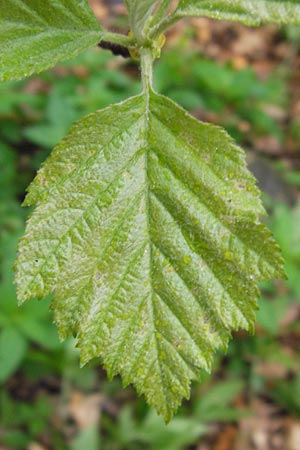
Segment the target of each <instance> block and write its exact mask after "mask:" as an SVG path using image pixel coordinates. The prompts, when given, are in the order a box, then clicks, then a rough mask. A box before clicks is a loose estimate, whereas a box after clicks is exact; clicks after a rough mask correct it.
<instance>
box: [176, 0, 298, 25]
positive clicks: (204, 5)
mask: <svg viewBox="0 0 300 450" xmlns="http://www.w3.org/2000/svg"><path fill="white" fill-rule="evenodd" d="M176 15H178V16H179V17H187V16H204V17H211V18H213V19H220V20H233V21H237V22H242V23H244V24H246V25H253V26H255V25H256V26H257V25H260V24H262V23H278V24H287V23H293V24H299V23H300V3H299V0H251V1H249V0H180V1H179V5H178V8H177V13H176Z"/></svg>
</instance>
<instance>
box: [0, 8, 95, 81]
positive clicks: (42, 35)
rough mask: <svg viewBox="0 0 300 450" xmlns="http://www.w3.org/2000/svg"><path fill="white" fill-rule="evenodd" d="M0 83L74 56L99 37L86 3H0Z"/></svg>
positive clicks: (91, 13) (25, 75)
mask: <svg viewBox="0 0 300 450" xmlns="http://www.w3.org/2000/svg"><path fill="white" fill-rule="evenodd" d="M0 11H1V13H0V80H10V79H19V78H22V77H27V76H29V75H31V74H33V73H38V72H41V71H42V70H45V69H48V68H50V67H52V66H54V65H55V64H56V63H57V62H59V61H63V60H66V59H69V58H72V57H73V56H76V55H77V54H78V53H80V52H81V51H83V50H85V49H86V48H88V47H89V46H91V45H96V44H97V43H98V42H99V41H100V40H101V36H102V29H101V27H100V25H99V24H98V22H97V20H96V18H95V16H94V14H93V12H92V10H91V9H90V7H89V4H88V1H87V0H48V1H46V2H45V1H44V0H0Z"/></svg>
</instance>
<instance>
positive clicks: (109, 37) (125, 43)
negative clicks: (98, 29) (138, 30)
mask: <svg viewBox="0 0 300 450" xmlns="http://www.w3.org/2000/svg"><path fill="white" fill-rule="evenodd" d="M102 40H103V41H106V42H111V43H113V44H117V45H121V46H122V47H127V48H128V47H133V46H134V40H133V39H132V38H130V37H129V36H125V35H124V34H119V33H110V32H109V31H107V32H105V33H103V36H102Z"/></svg>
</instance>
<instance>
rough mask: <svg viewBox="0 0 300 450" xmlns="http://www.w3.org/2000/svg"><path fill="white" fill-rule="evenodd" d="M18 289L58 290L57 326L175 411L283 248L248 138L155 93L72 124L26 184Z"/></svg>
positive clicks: (240, 322)
mask: <svg viewBox="0 0 300 450" xmlns="http://www.w3.org/2000/svg"><path fill="white" fill-rule="evenodd" d="M26 204H27V205H36V206H37V208H36V210H35V212H34V213H33V215H32V216H31V218H30V220H29V221H28V224H27V228H26V234H25V236H24V238H23V239H22V241H21V243H20V246H19V256H18V261H17V274H16V282H17V288H18V297H19V299H20V300H21V301H24V300H26V299H29V298H30V297H35V296H37V297H43V296H45V295H47V294H49V293H50V292H52V291H54V293H55V295H54V300H53V303H52V306H53V309H54V311H55V320H56V323H57V325H58V327H59V331H60V335H61V337H63V338H64V337H66V336H67V335H68V334H70V333H71V332H72V333H74V334H76V335H77V338H78V346H79V347H80V349H81V361H82V363H86V362H87V361H89V360H90V359H91V358H93V357H96V356H101V358H102V360H103V364H104V366H105V367H106V369H107V371H108V374H109V376H113V375H115V374H117V373H121V374H122V377H123V382H124V384H125V385H127V384H129V383H133V384H134V385H135V386H136V388H137V390H138V392H139V393H142V394H144V395H145V396H146V399H147V401H148V402H149V403H150V404H151V405H154V406H155V407H156V409H157V410H158V412H159V413H161V414H162V415H163V416H164V418H165V419H166V420H167V421H168V420H169V419H170V418H171V416H172V414H173V412H174V411H175V410H176V408H177V407H178V405H179V404H180V402H181V400H182V397H188V396H189V390H190V380H191V379H193V378H199V377H200V375H201V372H202V370H207V371H209V370H210V368H211V364H212V359H213V354H214V352H215V351H216V350H217V349H220V348H221V349H223V350H225V349H226V346H227V342H228V340H229V338H230V332H231V330H232V329H238V328H239V327H242V328H244V329H250V330H252V328H253V323H254V320H255V309H256V298H257V295H258V290H257V286H256V284H257V281H259V280H266V279H269V278H270V277H279V276H282V275H283V268H282V257H281V255H280V251H279V248H278V246H277V245H276V243H275V242H274V240H273V238H272V236H271V233H270V232H269V231H268V229H267V228H266V227H265V226H264V225H262V224H260V223H259V218H258V216H259V214H261V213H263V212H264V210H263V207H262V205H261V203H260V199H259V192H258V190H257V188H256V187H255V184H254V178H253V177H252V175H251V174H250V173H249V172H248V171H247V169H246V166H245V162H244V154H243V152H242V151H241V150H240V149H239V148H238V147H236V146H235V145H234V144H233V142H232V140H231V138H230V137H229V136H228V135H227V134H226V132H225V131H224V130H222V129H221V128H218V127H216V126H214V125H210V124H205V123H201V122H198V121H197V120H195V119H194V118H192V117H191V116H189V115H188V114H187V113H186V112H185V111H184V110H183V109H181V108H179V107H178V106H177V105H176V104H175V103H173V102H172V101H170V100H168V99H166V98H165V97H162V96H159V95H157V94H154V93H151V95H150V101H149V103H148V101H147V96H145V95H140V96H138V97H134V98H132V99H129V100H127V101H126V102H124V103H121V104H118V105H114V106H111V107H109V108H107V109H104V110H102V111H98V112H96V113H95V114H91V115H89V116H87V117H86V118H84V119H82V120H81V121H79V122H78V123H77V124H76V125H74V127H73V129H72V130H71V132H70V134H69V135H68V136H67V137H66V138H65V139H64V140H63V141H62V142H61V144H59V145H58V146H57V147H56V149H55V150H54V151H53V153H52V155H51V156H50V157H49V158H48V160H47V161H46V163H45V165H44V167H43V168H42V169H41V170H40V171H39V173H38V175H37V177H36V179H35V181H34V182H33V183H32V185H31V186H30V189H29V194H28V196H27V199H26Z"/></svg>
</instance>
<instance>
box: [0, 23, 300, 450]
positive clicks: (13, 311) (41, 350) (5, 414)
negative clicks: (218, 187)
mask: <svg viewBox="0 0 300 450" xmlns="http://www.w3.org/2000/svg"><path fill="white" fill-rule="evenodd" d="M118 21H119V23H120V25H122V18H120V19H118ZM206 23H208V22H203V23H202V27H201V30H200V27H199V28H197V29H196V33H195V34H194V32H192V31H191V30H190V29H189V28H188V27H184V26H183V25H181V26H180V27H177V28H176V29H175V30H173V31H172V36H170V38H172V37H174V39H170V40H171V41H172V40H176V42H177V43H176V47H173V45H171V46H170V48H169V49H168V50H167V53H165V54H164V56H163V58H162V60H161V61H160V62H159V63H158V64H157V67H156V73H155V76H156V86H157V88H158V89H159V90H160V92H162V93H165V94H167V95H169V96H170V97H171V98H173V99H174V100H176V101H177V102H179V103H180V104H182V105H183V106H184V107H186V108H188V109H189V110H190V111H192V112H193V113H194V114H195V115H196V116H197V117H199V118H204V119H206V120H210V121H212V122H218V123H221V124H222V125H224V126H225V127H226V128H227V129H228V131H229V132H230V133H231V134H232V135H233V136H234V137H235V138H236V139H237V140H238V142H239V143H240V144H242V145H243V146H246V147H248V148H249V149H250V151H249V160H250V163H251V166H252V167H253V169H254V171H255V172H256V174H257V176H258V177H259V179H260V183H261V185H262V187H263V188H264V190H265V192H266V198H265V204H266V205H267V206H268V210H269V212H270V217H269V219H268V221H269V225H270V227H271V229H272V230H273V232H274V233H275V236H276V239H277V240H278V242H279V243H280V245H281V247H282V249H283V252H284V256H285V258H286V260H287V272H288V275H289V280H288V281H287V282H286V283H282V282H280V283H274V284H268V285H264V286H262V288H263V295H262V299H261V302H260V311H259V312H258V314H257V317H258V325H257V330H256V335H255V336H249V335H246V334H243V333H238V335H237V338H236V339H235V341H234V342H232V343H231V344H230V350H229V352H228V355H227V356H226V357H224V358H221V357H219V358H218V359H217V361H216V363H215V370H214V372H215V376H214V378H210V379H207V380H205V379H204V380H203V384H202V385H197V386H194V389H193V393H192V400H191V402H190V403H188V404H185V405H184V406H183V407H182V409H181V411H180V414H179V415H178V416H177V417H176V418H175V419H173V421H172V422H171V424H170V425H169V426H168V427H165V425H164V424H163V421H162V419H160V418H158V417H157V416H156V415H155V413H154V412H153V411H152V410H148V409H147V407H146V405H145V403H144V401H143V400H141V399H140V400H137V399H136V397H135V394H134V393H133V391H131V389H127V390H125V391H121V389H120V382H119V380H118V379H115V380H114V381H113V382H107V381H105V374H103V373H102V372H101V371H100V370H99V369H98V368H95V366H96V363H95V364H91V365H90V366H88V367H85V368H84V369H79V368H78V354H77V351H76V349H74V347H73V342H72V341H71V340H69V341H67V342H65V343H64V344H60V343H59V342H58V339H57V333H56V330H55V328H54V326H52V324H51V313H50V312H49V311H48V305H49V301H48V302H47V301H43V302H37V301H34V302H30V303H28V304H27V305H25V306H23V307H22V308H20V309H19V308H17V306H16V298H15V289H14V286H13V283H12V279H13V274H12V263H13V260H14V258H15V247H16V242H17V239H18V238H19V236H20V235H21V234H22V231H23V227H24V220H25V219H26V217H25V214H26V211H24V210H22V209H21V207H20V203H21V201H22V199H23V196H24V190H25V187H26V186H27V185H28V183H29V181H30V180H31V179H32V177H33V175H34V172H35V170H36V169H37V168H38V167H39V165H40V163H41V161H43V160H44V159H45V157H46V156H47V155H48V154H49V152H50V150H51V148H52V147H53V146H54V145H55V144H56V143H57V141H58V140H59V139H60V138H61V137H63V136H64V135H65V134H66V133H67V131H68V130H69V127H70V125H71V124H72V123H73V122H74V120H76V119H78V118H80V117H81V116H82V115H84V114H86V113H88V112H91V111H93V110H95V109H96V108H102V107H104V106H107V105H108V104H110V103H113V102H117V101H120V100H122V99H125V98H127V97H128V96H129V95H131V94H135V93H137V92H138V91H139V83H138V82H137V81H136V75H137V68H136V66H135V65H132V64H131V63H126V62H124V61H119V60H116V59H115V58H114V57H112V56H110V55H109V54H108V53H105V52H100V51H91V52H88V53H86V54H83V55H82V56H80V57H78V58H77V59H76V60H74V61H71V62H68V63H65V64H64V65H62V66H59V67H58V68H56V69H55V70H54V71H52V72H47V73H44V74H42V75H41V76H40V77H34V78H31V79H30V80H27V81H22V82H16V83H6V84H1V86H0V96H1V102H0V167H1V169H0V170H1V173H0V227H1V235H0V248H1V260H0V263H1V285H0V300H1V302H0V360H1V365H0V384H1V388H0V443H1V445H2V446H3V448H4V449H29V450H32V449H38V448H42V449H43V448H44V449H58V450H60V449H71V450H72V449H80V448H89V449H91V450H93V449H107V450H111V449H112V450H114V449H116V450H123V449H124V450H127V449H128V450H129V449H130V450H134V449H142V448H148V449H153V450H159V449H161V450H177V449H178V450H179V449H201V450H205V449H212V450H219V449H221V448H222V449H225V450H226V449H228V450H229V449H235V450H242V449H243V450H244V449H245V450H248V449H262V450H265V449H273V448H274V449H275V448H279V449H280V448H282V449H285V450H294V449H296V448H297V447H295V446H294V447H293V445H294V444H293V442H294V441H293V439H294V438H293V436H294V435H295V433H296V432H297V430H299V426H300V425H299V414H300V404H299V398H300V375H299V374H300V367H299V366H300V359H299V352H300V326H299V316H300V305H299V303H300V284H299V279H300V277H299V275H300V231H299V219H300V206H299V186H300V176H299V151H300V135H299V129H300V127H299V115H300V107H299V79H298V80H297V79H296V80H295V77H294V72H295V70H296V66H294V64H295V63H297V61H298V62H299V47H300V45H299V43H300V35H299V31H298V30H297V29H296V28H288V29H286V30H284V31H281V32H279V31H277V30H273V29H265V30H264V32H263V33H264V37H265V39H266V40H267V41H268V42H270V41H271V37H272V39H273V37H274V36H276V39H277V44H276V45H277V47H279V46H284V49H285V54H284V55H283V56H280V54H279V55H278V54H277V55H276V54H274V53H272V50H271V49H269V50H268V58H267V61H268V62H269V64H270V65H271V70H267V69H265V71H263V70H262V68H261V67H260V70H258V68H257V61H255V57H254V55H251V54H250V55H242V57H241V55H239V56H238V57H237V56H235V57H234V58H232V60H231V61H230V62H228V61H225V60H224V53H226V52H227V53H228V52H229V53H230V50H228V47H227V48H226V43H224V42H222V41H221V40H220V39H218V33H219V32H220V30H219V28H218V27H216V28H212V26H211V25H210V23H209V25H207V29H212V30H213V31H212V36H210V38H209V39H207V37H205V36H204V35H203V33H205V26H204V25H205V24H206ZM203 30H204V31H203ZM207 32H208V31H207ZM222 32H223V36H227V39H230V32H228V26H227V25H225V24H223V29H222ZM201 33H202V35H201ZM234 33H235V34H239V33H240V35H239V39H240V40H242V39H243V37H242V36H243V33H245V34H246V33H247V32H246V31H241V28H239V27H238V28H234V27H232V28H231V35H232V34H234ZM270 36H271V37H270ZM191 37H193V38H194V41H193V42H194V44H192V45H188V44H187V42H188V40H189V39H190V38H191ZM206 39H207V41H206ZM274 39H275V37H274ZM208 42H213V44H214V45H215V47H217V48H220V49H221V50H222V52H221V51H219V53H218V51H217V50H216V48H215V50H214V52H215V57H213V58H212V53H213V49H212V48H211V46H209V44H208ZM199 46H200V48H201V49H202V55H199ZM229 47H230V46H229ZM195 48H197V50H195ZM260 51H263V50H262V49H261V50H260ZM179 54H180V57H178V55H179ZM291 55H292V56H291ZM289 58H290V59H289ZM253 60H254V63H253ZM291 61H293V63H292V64H291ZM116 69H117V70H116ZM297 104H298V108H299V109H297ZM284 111H287V113H285V112H284ZM262 155H263V156H264V158H263V160H262V159H261V156H262ZM251 426H252V428H251ZM249 427H250V430H252V432H251V433H250V432H249ZM247 433H248V434H247ZM249 434H251V439H250V438H249V436H248V435H249ZM261 435H263V436H264V441H263V442H262V440H260V437H259V436H261ZM221 443H222V445H223V447H221ZM276 445H277V446H276Z"/></svg>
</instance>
